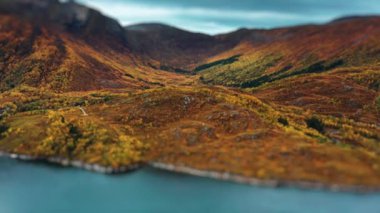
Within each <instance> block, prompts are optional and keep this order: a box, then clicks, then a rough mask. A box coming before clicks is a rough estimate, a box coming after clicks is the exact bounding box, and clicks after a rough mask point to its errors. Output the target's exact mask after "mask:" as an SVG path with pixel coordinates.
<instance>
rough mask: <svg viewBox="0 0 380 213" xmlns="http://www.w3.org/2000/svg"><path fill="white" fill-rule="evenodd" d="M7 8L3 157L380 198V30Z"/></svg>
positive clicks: (73, 7) (357, 24)
mask: <svg viewBox="0 0 380 213" xmlns="http://www.w3.org/2000/svg"><path fill="white" fill-rule="evenodd" d="M5 1H6V2H7V3H10V1H8V0H5ZM5 1H4V0H3V1H1V2H0V26H1V27H0V152H5V153H16V154H22V155H26V156H30V157H34V158H37V159H42V160H47V159H50V160H51V159H53V160H57V159H60V160H61V163H63V164H68V162H78V161H80V162H83V163H88V164H90V165H98V166H99V165H100V166H105V167H107V168H110V171H114V172H116V171H124V170H126V169H127V170H128V169H135V168H136V167H137V166H143V165H144V164H149V163H152V162H159V163H165V164H169V165H174V166H182V167H183V166H185V167H190V168H194V169H198V170H205V171H215V172H219V173H221V174H232V175H239V176H243V177H248V178H256V179H259V180H276V181H279V182H280V183H294V182H296V183H297V182H308V183H317V184H319V183H321V184H324V185H327V186H335V185H341V186H359V187H360V186H364V187H370V188H376V189H378V188H380V143H379V142H380V120H379V118H380V91H379V89H380V42H379V40H378V38H379V36H380V27H379V23H380V19H379V18H378V17H364V18H355V19H344V20H339V21H334V22H331V23H329V24H326V25H309V26H299V27H292V28H282V29H273V30H245V29H244V30H239V31H236V32H233V33H229V34H224V35H217V36H208V35H203V34H196V33H190V32H186V31H183V30H179V29H175V28H172V27H168V26H165V25H156V24H146V25H137V26H130V27H126V28H123V27H121V26H120V25H119V24H118V23H117V22H116V21H114V20H112V19H110V18H107V17H105V16H103V15H102V14H100V13H99V12H97V11H95V10H92V9H89V8H86V7H84V6H81V5H78V4H75V3H70V2H69V3H60V2H58V1H49V0H41V1H42V2H45V1H46V2H48V3H46V2H45V3H46V4H42V6H41V5H40V4H37V5H35V3H33V2H30V1H21V0H17V1H12V2H13V3H12V4H4V2H5ZM20 2H21V3H20ZM47 11H53V12H51V13H49V12H47ZM189 74H191V75H189Z"/></svg>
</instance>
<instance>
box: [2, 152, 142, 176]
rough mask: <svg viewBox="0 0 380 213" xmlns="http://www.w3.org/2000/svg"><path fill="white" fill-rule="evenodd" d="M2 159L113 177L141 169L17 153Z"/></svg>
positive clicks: (7, 154)
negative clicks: (38, 163)
mask: <svg viewBox="0 0 380 213" xmlns="http://www.w3.org/2000/svg"><path fill="white" fill-rule="evenodd" d="M0 157H7V158H11V159H15V160H21V161H29V162H44V163H47V164H51V165H58V166H62V167H73V168H78V169H83V170H86V171H90V172H97V173H101V174H106V175H113V174H122V173H127V172H131V171H134V170H136V169H138V168H140V167H141V165H140V164H136V165H132V166H122V167H118V168H112V167H110V166H101V165H99V164H89V163H84V162H83V161H79V160H69V159H67V158H60V157H49V158H44V157H34V156H30V155H22V154H15V153H6V152H2V151H0Z"/></svg>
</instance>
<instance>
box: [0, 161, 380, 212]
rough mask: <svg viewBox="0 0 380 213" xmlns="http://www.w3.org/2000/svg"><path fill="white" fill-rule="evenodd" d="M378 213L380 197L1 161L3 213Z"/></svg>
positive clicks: (0, 209)
mask: <svg viewBox="0 0 380 213" xmlns="http://www.w3.org/2000/svg"><path fill="white" fill-rule="evenodd" d="M29 212H30V213H57V212H58V213H59V212H65V213H66V212H70V213H74V212H79V213H86V212H91V213H95V212H106V213H111V212H128V213H130V212H154V213H160V212H164V213H170V212H174V213H186V212H191V213H195V212H196V213H202V212H217V213H224V212H226V213H232V212H233V213H239V212H242V213H249V212H259V213H260V212H264V213H267V212H268V213H271V212H284V213H285V212H289V213H293V212H295V213H296V212H302V213H304V212H310V213H313V212H320V213H323V212H333V213H337V212H345V213H350V212H358V213H372V212H373V213H379V212H380V194H370V195H355V194H349V193H333V192H323V191H312V190H310V191H307V190H296V189H272V188H260V187H252V186H246V185H240V184H234V183H229V182H222V181H216V180H211V179H206V178H197V177H192V176H187V175H179V174H172V173H168V172H162V171H158V170H155V169H143V170H139V171H137V172H134V173H132V174H128V175H120V176H107V175H102V174H96V173H91V172H86V171H82V170H79V169H67V168H60V167H52V166H48V165H45V164H33V163H25V162H19V161H14V160H9V159H5V158H0V213H29Z"/></svg>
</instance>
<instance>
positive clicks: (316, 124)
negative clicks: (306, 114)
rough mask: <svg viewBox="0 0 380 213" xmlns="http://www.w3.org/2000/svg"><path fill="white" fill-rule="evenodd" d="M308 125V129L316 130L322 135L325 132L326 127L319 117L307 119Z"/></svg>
mask: <svg viewBox="0 0 380 213" xmlns="http://www.w3.org/2000/svg"><path fill="white" fill-rule="evenodd" d="M306 124H307V127H308V128H312V129H315V130H317V131H318V132H320V133H323V132H324V131H325V125H324V124H323V122H322V121H321V120H319V118H317V117H311V118H309V119H307V120H306Z"/></svg>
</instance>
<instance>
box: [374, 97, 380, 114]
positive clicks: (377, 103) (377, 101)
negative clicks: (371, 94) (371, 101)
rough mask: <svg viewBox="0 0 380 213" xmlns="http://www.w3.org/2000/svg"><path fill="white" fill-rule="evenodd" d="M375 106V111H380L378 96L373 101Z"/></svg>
mask: <svg viewBox="0 0 380 213" xmlns="http://www.w3.org/2000/svg"><path fill="white" fill-rule="evenodd" d="M375 105H376V108H377V110H378V111H380V96H379V97H377V99H376V101H375Z"/></svg>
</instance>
